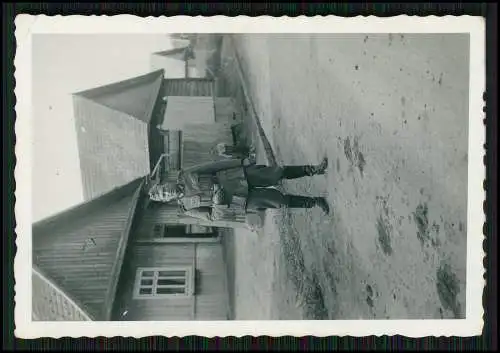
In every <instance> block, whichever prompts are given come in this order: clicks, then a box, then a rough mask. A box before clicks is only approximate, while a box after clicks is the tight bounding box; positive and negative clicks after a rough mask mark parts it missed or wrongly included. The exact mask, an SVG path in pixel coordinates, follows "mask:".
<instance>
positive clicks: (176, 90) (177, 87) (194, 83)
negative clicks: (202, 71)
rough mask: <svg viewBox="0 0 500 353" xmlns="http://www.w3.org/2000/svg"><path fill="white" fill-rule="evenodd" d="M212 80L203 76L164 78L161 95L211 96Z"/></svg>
mask: <svg viewBox="0 0 500 353" xmlns="http://www.w3.org/2000/svg"><path fill="white" fill-rule="evenodd" d="M213 89H214V80H212V79H205V78H187V79H184V78H182V79H166V80H165V85H164V86H163V89H162V94H163V96H198V97H199V96H212V95H213Z"/></svg>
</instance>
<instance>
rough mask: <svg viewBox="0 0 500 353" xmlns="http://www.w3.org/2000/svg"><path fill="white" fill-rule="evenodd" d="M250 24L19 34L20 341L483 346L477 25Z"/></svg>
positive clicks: (480, 32) (86, 26)
mask: <svg viewBox="0 0 500 353" xmlns="http://www.w3.org/2000/svg"><path fill="white" fill-rule="evenodd" d="M28 17H33V18H35V17H36V16H28ZM118 17H119V16H118ZM257 19H258V18H253V19H252V18H247V19H244V20H242V21H247V22H248V21H255V25H254V26H253V27H252V26H248V27H245V26H242V25H240V26H236V25H235V24H236V23H237V21H239V20H238V18H235V19H231V20H229V18H228V19H226V20H227V21H226V22H224V20H223V19H215V20H214V21H216V22H214V23H215V24H213V23H212V25H210V21H208V19H207V21H208V22H207V25H206V26H205V27H204V30H203V31H202V30H193V29H192V28H201V27H200V26H191V28H190V27H189V26H188V25H187V24H188V23H194V22H195V21H203V20H202V19H201V18H198V19H195V18H192V22H186V25H184V26H175V25H174V24H175V23H177V24H178V23H182V21H181V22H179V21H178V22H175V21H174V19H172V21H174V22H169V21H168V20H167V18H164V19H163V20H162V19H161V18H160V19H157V21H158V22H154V23H156V25H153V24H151V26H150V27H151V28H153V27H154V30H153V29H151V30H140V29H136V30H132V29H130V28H129V29H124V30H123V31H122V32H120V31H119V28H120V27H119V26H123V27H125V24H126V20H125V19H122V21H121V22H120V21H118V20H117V21H114V20H113V19H112V18H107V19H106V20H107V21H109V27H110V28H112V30H110V31H103V30H102V28H103V27H105V21H106V20H105V19H102V18H101V19H100V21H99V19H98V18H94V19H93V21H96V25H95V27H92V24H91V23H90V22H86V20H85V18H80V19H79V20H78V21H76V20H75V23H76V22H78V26H79V27H78V28H80V29H81V30H78V29H75V28H76V27H77V26H76V25H74V26H72V25H71V21H65V22H64V23H62V22H61V23H62V24H61V26H59V27H56V25H55V24H54V23H55V22H57V21H58V20H57V19H56V18H53V17H52V18H45V19H43V21H45V22H43V21H42V22H43V23H45V24H47V26H48V29H46V30H45V29H44V30H40V31H38V32H37V31H36V30H34V28H35V25H34V23H33V26H28V25H27V26H26V29H25V32H23V33H24V34H23V33H19V38H21V36H23V35H27V34H26V33H28V32H29V37H30V39H29V42H26V43H25V46H24V47H29V51H26V53H27V54H26V55H27V56H29V57H28V58H27V59H25V60H26V61H25V62H26V63H28V64H27V66H29V70H28V69H27V68H26V67H23V66H20V65H18V64H16V75H20V74H21V73H24V75H25V76H26V79H25V82H27V84H26V85H24V84H22V83H21V84H20V85H18V87H17V88H16V96H17V97H19V96H20V95H21V94H22V93H21V91H20V90H21V89H23V91H22V92H26V93H25V94H26V97H27V98H25V99H24V100H19V98H18V102H19V104H18V110H17V111H18V112H19V113H20V114H21V115H20V116H21V117H25V119H24V120H23V119H19V121H18V123H17V127H16V134H17V139H18V141H21V140H22V137H21V136H26V141H25V144H24V146H25V147H19V148H18V149H17V150H16V153H23V151H27V153H28V154H29V158H28V157H26V158H25V159H24V160H25V161H26V162H25V163H24V164H23V163H20V165H19V166H18V167H17V174H16V182H17V183H19V182H20V181H19V180H20V179H21V177H20V176H21V175H23V178H25V180H26V182H25V183H26V185H27V186H26V189H24V190H26V191H22V190H21V191H16V192H25V194H24V195H25V198H24V200H26V201H23V197H24V196H23V195H21V196H20V202H21V204H19V205H16V212H18V213H19V212H27V214H28V215H27V216H26V218H25V219H26V220H27V222H26V223H25V225H24V226H23V227H22V229H24V231H23V232H22V234H23V236H20V237H18V240H17V244H18V247H24V250H21V251H19V253H18V255H17V256H18V257H19V256H23V257H22V258H23V260H22V261H19V258H18V259H16V262H17V264H16V266H17V267H16V283H17V284H16V286H18V288H20V287H19V286H23V288H29V289H27V292H26V293H27V294H26V293H24V294H22V295H23V297H22V298H21V297H20V296H19V295H20V294H19V291H18V290H17V289H16V310H18V313H16V318H19V320H21V317H22V320H23V324H22V326H23V327H25V328H24V329H23V332H25V333H24V334H25V335H27V336H30V337H36V336H37V334H36V327H38V330H40V331H39V332H42V331H43V330H44V329H43V328H42V327H44V326H43V325H45V324H46V325H47V330H49V331H46V332H50V333H51V335H56V336H57V335H58V334H59V332H61V334H62V331H61V330H64V329H65V327H66V329H68V330H72V331H71V333H70V334H67V335H69V336H71V335H75V336H78V333H79V332H81V335H83V332H86V331H78V330H79V327H84V326H78V325H82V324H79V322H81V321H95V322H96V323H92V324H90V325H89V323H87V324H85V328H86V329H91V327H94V326H93V325H96V326H95V331H94V334H96V335H97V334H99V333H100V332H108V331H105V330H104V328H105V327H109V328H110V330H111V328H114V329H115V331H113V332H115V334H116V335H120V334H125V332H128V334H129V335H140V334H145V333H144V332H148V331H147V330H146V327H148V325H151V326H150V327H152V328H151V330H150V331H149V332H167V331H168V330H166V329H165V330H166V331H161V329H160V328H161V327H162V326H161V325H162V323H170V325H171V326H169V327H176V328H177V329H178V327H180V326H179V325H184V326H183V327H185V330H186V331H183V332H188V331H189V330H190V329H192V330H195V328H196V330H198V331H196V332H198V333H199V332H203V331H200V330H203V328H207V325H210V326H211V327H212V331H211V332H217V329H216V327H217V325H219V324H220V325H222V326H220V327H224V328H225V329H224V330H226V331H227V332H233V331H230V330H229V331H228V329H229V328H232V327H234V328H235V329H237V327H239V326H241V328H242V330H243V331H241V332H247V333H248V332H260V331H259V330H260V329H262V330H263V328H264V327H268V328H270V330H271V331H266V332H278V331H272V329H273V326H274V328H275V329H276V330H279V327H283V330H284V331H283V332H294V333H295V334H299V333H300V327H304V330H307V332H316V331H314V327H317V328H318V330H320V331H318V332H323V333H325V332H329V331H328V329H327V327H328V325H330V330H331V334H336V333H337V332H343V331H342V329H343V328H342V324H341V323H342V322H344V321H345V322H349V323H350V324H349V325H347V326H345V328H346V330H347V327H349V329H348V330H350V331H348V332H351V334H353V335H355V334H356V332H357V331H356V329H357V328H359V329H360V334H361V333H363V334H368V333H370V332H372V333H373V334H376V333H378V334H384V333H388V332H389V331H387V330H389V329H387V330H386V331H384V328H383V327H390V328H391V329H390V330H392V331H391V332H394V333H397V332H402V333H406V334H408V335H411V333H412V332H414V334H415V335H418V334H419V333H418V332H417V331H418V330H417V328H415V326H419V329H421V330H423V332H424V331H425V330H426V329H427V330H431V329H430V328H429V327H431V326H432V325H434V326H432V327H436V328H439V329H440V330H446V328H447V327H449V330H450V331H436V334H438V332H441V333H443V332H452V333H455V334H458V335H461V334H464V335H466V334H467V333H471V334H473V333H476V332H477V333H479V332H480V330H481V325H482V304H481V297H482V291H483V286H484V284H483V280H482V274H483V267H482V258H483V256H484V254H483V253H482V248H481V242H482V240H483V234H482V226H483V222H484V218H483V217H484V214H483V213H482V202H483V200H484V191H483V189H482V180H483V179H484V166H483V164H482V153H483V152H482V150H481V146H482V145H483V143H484V126H483V125H482V114H483V113H482V110H481V109H482V105H481V102H482V94H483V91H484V80H485V72H484V43H483V42H481V41H483V40H484V25H483V23H482V22H481V21H480V20H477V21H474V18H468V19H465V18H464V19H463V20H464V21H465V22H463V24H462V25H461V23H460V22H459V21H458V19H459V18H458V17H457V18H456V19H455V20H454V19H450V18H448V19H447V20H445V19H440V18H434V19H433V20H432V21H431V22H430V23H428V24H427V27H426V24H425V23H424V21H425V19H424V18H421V19H418V18H414V19H412V20H410V19H409V18H406V19H404V18H399V22H394V21H393V22H391V20H390V19H387V24H388V25H387V26H386V27H383V26H382V25H381V24H380V22H373V21H372V22H371V27H370V26H368V25H367V24H369V23H370V21H369V19H357V21H358V22H355V19H352V23H351V26H350V27H349V26H344V27H343V28H345V30H344V31H342V32H341V31H336V30H334V29H335V28H336V29H338V28H339V27H340V25H337V26H336V27H335V26H333V27H332V28H334V29H332V30H331V32H325V23H326V22H321V23H322V25H321V26H319V23H318V31H317V32H315V31H314V29H313V28H314V23H315V21H324V20H319V19H313V18H311V19H310V20H309V21H305V20H304V21H305V22H306V23H305V24H304V26H305V27H304V28H306V29H304V30H301V27H300V23H299V22H293V20H292V19H290V20H291V21H292V23H290V25H289V26H288V27H279V25H278V23H276V27H273V26H272V25H271V24H272V21H273V19H271V18H268V19H266V21H264V22H263V23H262V24H260V25H259V23H258V21H257ZM26 20H27V19H26ZM89 20H91V19H89ZM129 20H130V21H133V20H132V19H129ZM142 20H144V19H142ZM240 20H241V19H240ZM345 20H346V19H344V21H345ZM98 21H99V22H98ZM135 21H139V22H140V21H141V18H136V19H135ZM155 21H156V20H155ZM161 21H163V22H164V23H166V24H167V25H165V26H164V27H163V28H165V31H164V32H162V31H161V30H159V28H162V27H161V26H160V24H159V22H161ZM332 21H335V20H334V19H333V20H332ZM359 21H366V23H365V25H361V26H358V29H357V30H352V31H351V32H349V30H348V29H350V28H354V27H355V26H354V25H355V24H356V23H360V22H359ZM405 21H408V22H407V23H406V25H405ZM419 21H421V22H420V23H419ZM440 21H442V23H441V26H440ZM97 22H98V23H97ZM139 22H138V23H139ZM247 22H245V23H247ZM43 23H42V24H40V23H37V25H38V26H39V28H42V27H43V26H42V25H43ZM134 23H135V22H134ZM148 23H149V22H148ZM151 23H153V21H152V22H151ZM224 23H226V27H224ZM307 23H309V24H308V25H307ZM377 23H379V24H380V26H379V27H377ZM231 24H233V27H236V28H237V30H233V31H232V30H231V28H233V27H231ZM361 24H363V23H361ZM65 25H68V29H67V30H65V29H64V28H65V27H64V26H65ZM141 26H142V27H141ZM141 26H137V27H134V28H149V27H148V24H146V22H144V24H143V25H141ZM266 26H267V27H266ZM54 28H57V30H56V29H54ZM224 28H227V29H226V30H224ZM242 28H248V32H241V30H242ZM273 28H274V29H273ZM370 29H371V30H370ZM419 29H420V30H419ZM21 30H22V26H18V31H21ZM24 38H25V37H24ZM22 44H23V42H22V41H21V42H20V41H19V39H18V48H21V46H22ZM477 49H479V50H477ZM481 49H482V50H483V52H481ZM23 53H24V52H23V51H20V52H19V53H18V55H22V54H23ZM28 53H29V54H28ZM19 62H20V61H18V63H19ZM23 62H24V61H23ZM23 70H24V71H23ZM16 77H17V76H16ZM19 82H21V81H19ZM25 87H27V90H26V91H24V89H25ZM22 103H24V104H26V105H27V106H28V107H27V108H26V109H24V110H23V108H21V104H22ZM22 114H25V115H24V116H23V115H22ZM472 116H474V119H471V117H472ZM475 120H477V121H475ZM23 129H24V130H23ZM23 133H24V134H25V135H21V134H23ZM19 143H21V142H19ZM18 159H19V157H18ZM18 185H19V184H18ZM17 189H19V187H18V188H17ZM23 205H25V206H26V207H24V208H23ZM21 210H22V211H21ZM28 210H29V212H28ZM23 254H24V255H23ZM21 278H22V279H21ZM23 283H25V284H23ZM20 301H23V304H22V309H21V307H20V304H19V303H20ZM20 310H23V312H22V314H21V313H20ZM415 320H416V321H415ZM226 321H227V322H229V323H227V324H226V323H225V322H226ZM153 322H154V323H155V324H158V330H159V331H155V329H154V327H155V326H154V325H153ZM210 322H213V324H211V323H210ZM230 322H232V323H230ZM301 322H302V324H301ZM412 322H413V323H412ZM440 322H441V324H440ZM287 323H289V325H292V326H286V325H288V324H287ZM103 325H109V326H103ZM128 325H130V329H129V328H128V327H129V326H128ZM212 325H214V326H212ZM249 325H250V326H251V327H250V326H249ZM280 325H284V326H280ZM301 325H304V326H301ZM370 325H371V326H370ZM384 325H389V326H384ZM391 325H392V326H391ZM405 325H406V326H405ZM447 325H448V326H447ZM365 326H366V327H368V329H366V330H367V331H366V330H365V331H362V330H361V327H365ZM141 327H142V329H143V331H137V330H136V328H141ZM164 327H165V326H164ZM285 327H288V329H285ZM306 327H307V329H306ZM370 327H371V328H370ZM412 327H414V329H415V330H417V331H412ZM128 329H129V331H127V330H128ZM103 330H104V331H103ZM120 330H121V331H120ZM144 330H145V331H144ZM221 330H222V328H221ZM245 330H246V331H245ZM252 330H254V331H252ZM286 330H291V331H286ZM321 330H322V331H321ZM335 330H337V331H335ZM398 330H400V331H398ZM405 330H406V331H405ZM28 332H29V333H28ZM44 332H45V331H44ZM109 332H110V333H109V334H111V331H109ZM122 332H123V333H122ZM140 332H143V333H140ZM168 332H173V331H168ZM176 332H177V331H176ZM304 332H306V331H304ZM346 332H347V331H346ZM425 332H427V331H425ZM65 335H66V334H65ZM101 335H102V333H101Z"/></svg>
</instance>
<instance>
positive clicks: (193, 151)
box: [182, 123, 232, 168]
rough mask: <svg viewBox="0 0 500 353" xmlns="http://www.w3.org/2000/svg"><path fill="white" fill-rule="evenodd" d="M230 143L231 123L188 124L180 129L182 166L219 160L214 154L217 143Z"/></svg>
mask: <svg viewBox="0 0 500 353" xmlns="http://www.w3.org/2000/svg"><path fill="white" fill-rule="evenodd" d="M221 142H223V143H227V144H229V145H232V135H231V125H230V124H226V123H213V124H192V125H191V124H189V125H186V126H185V127H184V129H183V131H182V145H183V147H182V149H183V156H182V166H183V167H184V168H187V167H191V166H193V165H197V164H200V163H205V162H209V161H217V160H221V159H223V158H224V157H220V156H218V155H217V154H215V153H214V152H213V151H214V148H215V146H216V145H217V144H218V143H221Z"/></svg>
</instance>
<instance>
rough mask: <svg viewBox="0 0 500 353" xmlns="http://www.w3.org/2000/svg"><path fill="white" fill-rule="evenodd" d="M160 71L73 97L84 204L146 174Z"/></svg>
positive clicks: (79, 93)
mask: <svg viewBox="0 0 500 353" xmlns="http://www.w3.org/2000/svg"><path fill="white" fill-rule="evenodd" d="M163 73H164V71H163V70H156V71H153V72H151V73H149V74H147V75H143V76H139V77H135V78H132V79H129V80H125V81H121V82H117V83H113V84H110V85H106V86H102V87H98V88H93V89H90V90H86V91H82V92H78V93H75V94H74V95H73V108H74V114H75V127H76V134H77V143H78V153H79V160H80V169H81V174H82V186H83V192H84V198H85V200H90V199H93V198H95V197H97V196H99V195H101V194H103V193H106V192H108V191H110V190H112V189H113V188H116V187H120V186H122V185H124V184H126V183H128V182H130V181H131V180H134V179H136V178H138V177H142V176H145V175H147V174H149V171H150V163H149V141H148V123H149V122H150V121H151V117H152V114H153V110H154V107H155V103H156V102H157V100H158V96H159V92H160V89H161V86H162V82H163Z"/></svg>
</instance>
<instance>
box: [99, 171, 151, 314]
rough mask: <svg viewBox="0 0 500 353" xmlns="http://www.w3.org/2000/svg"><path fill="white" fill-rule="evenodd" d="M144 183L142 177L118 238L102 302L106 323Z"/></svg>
mask: <svg viewBox="0 0 500 353" xmlns="http://www.w3.org/2000/svg"><path fill="white" fill-rule="evenodd" d="M145 181H146V177H144V178H143V179H142V181H141V183H140V185H139V186H138V187H137V190H136V191H135V193H134V196H133V198H132V205H131V207H130V210H129V213H128V217H127V222H126V225H125V228H124V230H123V232H122V235H121V237H120V240H119V244H118V250H117V252H116V258H115V261H114V263H113V268H112V272H111V283H110V286H109V288H108V290H107V293H106V299H105V302H104V308H105V312H104V320H106V321H110V320H111V316H112V313H113V306H114V302H115V297H116V291H117V288H118V282H119V280H120V274H121V269H122V267H123V261H124V259H125V252H126V249H127V245H128V240H129V238H130V233H131V230H132V225H133V221H134V218H135V214H136V211H137V205H138V203H139V200H140V198H141V194H142V189H143V187H144V184H145Z"/></svg>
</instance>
